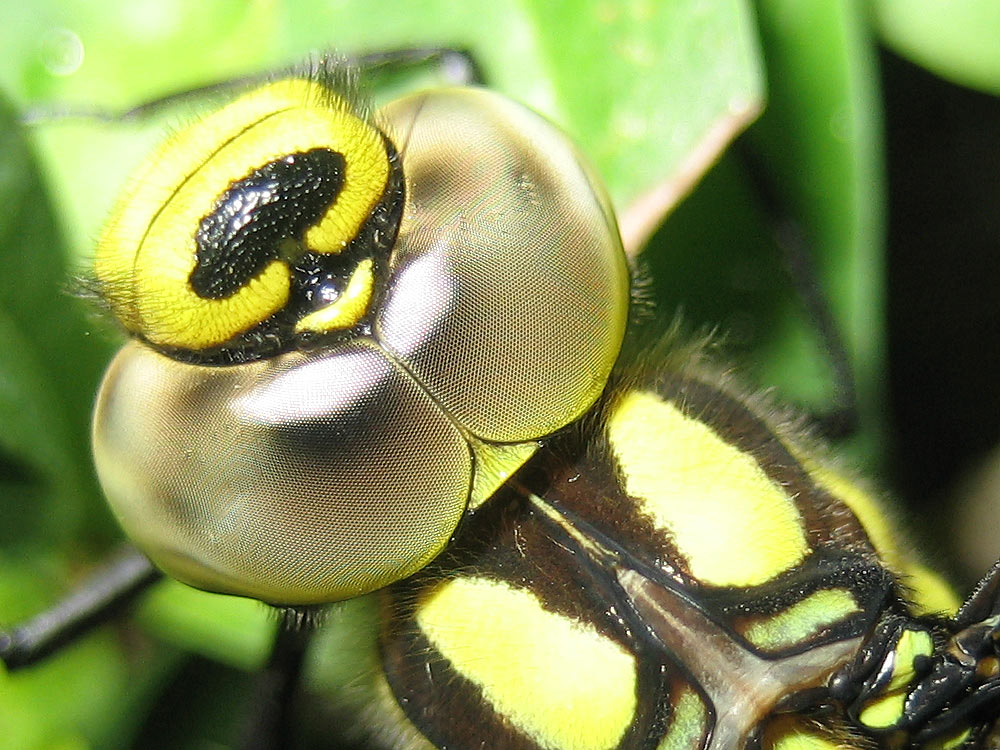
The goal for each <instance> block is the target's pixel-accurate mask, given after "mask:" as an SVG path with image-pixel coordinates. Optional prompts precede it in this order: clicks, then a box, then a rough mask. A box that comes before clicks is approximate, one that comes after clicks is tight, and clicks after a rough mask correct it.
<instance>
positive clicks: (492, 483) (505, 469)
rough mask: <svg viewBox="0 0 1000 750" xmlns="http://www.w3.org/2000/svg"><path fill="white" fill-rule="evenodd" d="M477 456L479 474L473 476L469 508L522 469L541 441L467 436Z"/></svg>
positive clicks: (477, 504)
mask: <svg viewBox="0 0 1000 750" xmlns="http://www.w3.org/2000/svg"><path fill="white" fill-rule="evenodd" d="M467 439H468V441H469V445H470V446H471V447H472V453H473V455H474V456H475V464H474V465H475V474H473V477H472V494H471V495H470V496H469V506H468V509H469V510H475V509H476V508H478V507H479V506H480V505H482V504H483V503H485V502H486V501H487V500H489V499H490V498H491V497H493V494H494V493H495V492H496V491H497V490H498V489H499V488H500V487H501V486H502V485H503V484H504V483H505V482H506V481H507V480H508V479H510V478H511V476H513V475H514V472H516V471H517V470H518V469H520V468H521V467H522V466H523V465H524V462H525V461H527V460H528V459H529V458H531V457H532V456H533V455H535V451H537V450H538V443H537V442H533V441H532V442H527V443H505V444H498V443H484V442H483V441H481V440H477V439H476V438H473V437H469V438H467Z"/></svg>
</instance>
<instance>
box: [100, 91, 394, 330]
mask: <svg viewBox="0 0 1000 750" xmlns="http://www.w3.org/2000/svg"><path fill="white" fill-rule="evenodd" d="M314 148H330V149H332V150H334V151H337V152H339V153H342V154H343V155H344V157H345V174H344V183H343V188H342V190H341V192H340V194H339V195H338V197H337V199H336V201H335V202H334V204H333V206H332V207H331V208H330V210H329V211H327V213H326V215H325V216H324V217H323V218H322V219H320V221H319V222H318V223H317V224H316V225H314V226H313V227H311V228H310V229H309V230H308V231H307V232H306V235H305V238H306V245H307V247H308V249H309V250H312V251H314V252H319V253H336V252H340V251H341V250H342V249H343V248H344V247H345V246H346V244H347V243H348V242H349V241H350V240H351V239H352V238H353V237H354V236H356V235H357V233H358V231H359V229H360V227H361V226H362V224H363V223H364V221H365V220H366V219H367V217H368V215H369V214H370V213H371V210H372V208H374V206H375V205H376V204H377V203H378V201H379V200H380V199H381V197H382V195H383V193H384V192H385V187H386V184H387V182H388V176H389V171H390V167H389V162H388V158H387V155H386V150H385V145H384V142H383V140H382V135H381V134H380V133H379V131H378V130H376V129H375V128H374V127H372V126H371V125H370V124H368V123H367V122H365V121H364V120H362V119H360V118H359V117H357V116H356V115H355V114H354V113H353V112H352V111H351V109H350V107H349V105H348V104H347V103H346V102H344V101H343V100H342V99H341V98H340V97H338V96H336V95H335V94H334V93H332V92H331V91H329V90H328V89H326V88H325V87H323V86H321V85H320V84H318V83H316V82H314V81H307V80H303V79H286V80H283V81H277V82H275V83H271V84H269V85H267V86H263V87H261V88H259V89H256V90H254V91H252V92H250V93H249V94H247V95H245V96H243V97H241V98H239V99H237V100H235V101H234V102H232V103H231V104H229V105H228V106H226V107H223V108H222V109H220V110H218V111H217V112H215V113H213V114H211V115H209V116H208V117H206V118H204V119H203V120H201V121H200V122H198V123H196V124H194V125H192V126H191V127H189V128H187V129H185V130H182V131H181V132H180V133H178V134H177V135H176V136H174V137H173V138H172V139H170V140H168V141H167V142H166V143H165V144H163V146H161V147H160V149H159V150H158V151H157V152H156V153H155V154H154V155H153V157H152V158H151V159H150V160H149V161H148V162H147V163H146V165H145V167H144V169H143V170H142V171H141V172H140V173H138V174H137V175H136V177H135V178H134V179H133V180H132V188H131V189H130V190H127V191H126V192H125V194H124V195H123V197H122V199H121V200H120V201H119V204H118V206H117V207H116V209H115V212H114V214H113V215H112V218H111V221H110V222H109V224H108V227H107V228H106V229H105V232H104V235H103V237H102V238H101V241H100V243H99V245H98V251H97V260H96V268H97V275H98V279H99V280H100V282H101V284H102V287H103V292H104V294H105V296H106V298H107V299H108V301H109V303H110V305H111V307H112V309H113V310H114V311H115V313H116V314H117V315H118V316H119V318H120V319H121V320H122V322H123V323H124V324H125V325H126V326H127V327H128V328H129V329H130V330H132V331H135V332H137V333H141V334H143V335H144V336H145V337H146V338H148V339H149V340H150V341H153V342H154V343H157V344H161V345H164V346H175V347H180V348H186V349H205V348H210V347H213V346H218V345H220V344H223V343H225V342H226V341H227V340H229V339H230V338H232V337H233V336H235V335H237V334H239V333H241V332H243V331H246V330H249V329H250V328H252V327H253V326H255V325H256V324H258V323H259V322H261V321H262V320H264V319H266V318H267V317H269V316H270V315H272V314H273V313H275V312H276V311H277V310H279V309H281V308H282V307H283V306H284V305H285V303H286V302H287V298H288V287H289V278H288V269H287V267H286V266H285V263H284V262H282V261H281V260H275V261H273V262H272V263H271V264H270V265H268V266H267V267H266V268H265V269H264V271H262V272H261V273H260V274H259V275H258V276H257V277H256V278H255V279H253V280H252V281H250V282H249V283H248V284H246V285H245V286H244V287H243V288H242V289H240V290H238V291H237V292H236V293H235V294H234V295H232V296H230V297H228V298H226V299H219V300H206V299H203V298H201V297H199V296H198V295H197V294H196V293H195V292H194V290H193V289H191V287H190V284H189V283H188V279H189V277H190V275H191V272H192V271H193V270H194V268H195V263H196V258H195V251H196V247H197V246H196V243H195V240H194V236H195V232H196V231H197V229H198V225H199V223H200V221H201V219H202V218H203V217H205V216H206V215H207V214H209V213H210V212H211V211H212V209H213V206H214V204H215V201H216V200H217V199H218V198H219V197H220V196H221V195H222V194H223V193H224V192H225V191H226V190H227V189H228V188H229V186H230V184H231V183H233V182H235V181H237V180H239V179H242V178H243V177H245V176H246V175H248V174H249V173H250V172H252V171H254V170H256V169H260V168H261V167H263V166H264V165H266V164H268V163H269V162H272V161H275V160H277V159H279V158H282V157H284V156H287V155H288V154H291V153H296V152H303V151H308V150H310V149H314Z"/></svg>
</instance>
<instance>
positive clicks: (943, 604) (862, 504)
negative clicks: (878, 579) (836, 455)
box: [786, 444, 960, 615]
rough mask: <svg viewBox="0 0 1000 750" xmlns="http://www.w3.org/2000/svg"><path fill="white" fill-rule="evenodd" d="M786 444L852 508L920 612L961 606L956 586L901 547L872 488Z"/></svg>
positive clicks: (820, 481) (948, 610) (819, 482)
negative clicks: (870, 490) (900, 579)
mask: <svg viewBox="0 0 1000 750" xmlns="http://www.w3.org/2000/svg"><path fill="white" fill-rule="evenodd" d="M786 447H787V448H788V449H789V451H790V452H791V453H792V455H793V456H795V458H796V459H798V460H799V461H800V462H801V463H802V466H803V467H804V468H805V470H806V471H808V472H809V476H810V477H812V479H813V481H814V482H816V484H817V485H819V486H820V487H822V488H823V489H825V490H826V491H827V492H829V493H830V494H831V495H833V496H834V497H835V498H837V499H838V500H840V501H841V502H842V503H844V505H846V506H847V507H848V508H850V510H851V512H852V513H853V514H854V515H855V516H856V517H857V519H858V521H860V522H861V525H862V527H863V528H864V530H865V533H866V534H867V535H868V539H869V541H871V543H872V546H873V547H874V548H875V551H876V552H878V555H879V557H880V558H881V560H882V562H883V563H885V565H886V566H887V567H888V568H889V570H891V571H893V572H894V573H896V574H897V575H899V576H901V577H902V583H903V584H904V585H905V586H907V587H908V588H909V589H910V591H911V596H912V598H913V603H914V605H915V606H916V607H917V614H922V615H926V614H940V613H942V612H944V613H952V612H955V611H957V610H958V606H959V604H960V601H959V599H958V596H957V595H956V594H955V591H954V589H952V587H951V586H950V585H949V584H948V583H947V582H946V581H945V580H944V579H943V578H942V577H941V576H940V575H938V574H937V573H935V572H934V571H932V570H931V569H930V568H928V567H926V566H925V565H922V564H920V562H919V561H917V560H916V559H915V556H914V555H913V554H912V553H911V552H910V551H909V550H903V549H901V548H900V546H899V541H898V540H899V539H900V538H901V536H900V534H899V532H898V531H897V529H896V528H895V525H894V524H893V522H892V517H891V516H890V514H889V513H888V512H887V510H886V508H884V507H882V505H880V504H879V503H878V502H877V500H876V498H874V497H873V496H872V494H871V493H870V492H868V491H867V490H866V489H865V488H864V487H863V486H861V485H859V484H858V483H857V482H855V481H851V480H850V479H848V478H847V477H845V476H843V475H842V474H841V473H840V472H837V471H835V470H833V469H831V468H829V467H827V466H824V465H822V464H820V463H819V462H817V461H816V460H814V459H813V458H811V457H809V456H808V455H805V454H804V453H803V452H802V451H801V450H800V449H799V448H798V447H796V446H793V445H787V444H786Z"/></svg>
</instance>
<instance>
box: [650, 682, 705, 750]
mask: <svg viewBox="0 0 1000 750" xmlns="http://www.w3.org/2000/svg"><path fill="white" fill-rule="evenodd" d="M671 709H672V710H671V713H670V725H669V726H668V727H667V733H666V734H665V735H663V739H662V740H660V744H659V745H657V746H656V750H691V748H696V747H701V745H702V739H703V738H704V736H705V732H706V731H707V730H708V710H707V709H706V708H705V702H704V701H703V700H702V699H701V696H700V695H698V693H696V692H695V691H694V690H693V689H692V688H689V687H685V688H684V689H683V690H681V691H679V693H678V694H677V695H672V696H671Z"/></svg>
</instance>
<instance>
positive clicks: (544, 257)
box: [93, 70, 628, 604]
mask: <svg viewBox="0 0 1000 750" xmlns="http://www.w3.org/2000/svg"><path fill="white" fill-rule="evenodd" d="M331 81H332V76H331V75H329V73H328V72H326V71H322V70H321V71H320V72H319V74H318V75H316V76H313V77H311V78H308V77H303V76H301V75H293V76H291V77H289V78H286V79H282V80H280V81H276V82H274V83H271V84H267V85H264V86H262V87H260V88H257V89H255V90H253V91H250V92H249V93H247V94H245V95H243V96H241V97H240V98H238V99H236V100H235V101H234V102H232V103H231V104H229V105H228V106H226V107H223V108H222V109H221V110H219V111H218V112H216V113H215V114H213V115H212V116H210V117H208V118H206V119H204V120H202V121H201V122H199V123H197V124H195V125H193V126H191V127H190V128H189V129H187V130H184V131H181V132H180V133H178V134H177V135H176V136H174V137H173V138H172V139H171V140H169V141H168V142H167V143H166V144H165V145H164V146H163V147H161V149H160V150H159V151H158V152H157V153H156V154H155V155H154V157H153V158H152V159H151V160H150V161H149V162H148V164H147V166H146V167H145V168H144V169H143V170H142V171H140V172H139V174H137V175H136V177H135V178H134V180H133V182H132V185H133V188H132V189H131V190H130V191H129V192H128V193H126V194H125V196H124V197H123V198H122V199H121V201H120V203H119V205H118V208H117V210H116V211H115V213H114V215H113V217H112V219H111V221H110V223H109V225H108V227H107V230H106V231H105V233H104V236H103V238H102V240H101V242H100V245H99V252H98V258H97V275H98V281H99V284H100V288H101V292H102V294H103V295H104V296H105V298H106V299H107V301H108V303H109V305H110V307H111V309H112V310H113V311H114V312H115V313H116V315H117V316H118V317H119V319H120V320H121V321H122V323H123V324H124V325H125V327H126V328H127V329H128V330H129V332H130V333H132V334H133V336H134V340H133V341H132V342H131V343H129V344H128V345H126V346H125V348H124V349H122V351H121V352H120V353H119V355H118V356H117V357H116V358H115V360H114V362H113V363H112V364H111V366H110V368H109V370H108V372H107V374H106V376H105V379H104V383H103V385H102V388H101V392H100V395H99V397H98V401H97V406H96V408H95V415H94V429H93V434H94V455H95V458H96V462H97V468H98V473H99V476H100V479H101V483H102V486H103V488H104V490H105V492H106V494H107V496H108V498H109V500H110V502H111V504H112V507H113V509H114V511H115V513H116V515H117V516H118V518H119V520H120V521H121V523H122V525H123V526H124V527H125V529H126V531H127V532H128V533H129V535H130V536H131V537H132V538H133V539H134V540H135V541H136V542H137V543H138V544H139V545H140V547H142V549H143V550H144V551H145V552H146V553H147V554H148V555H149V556H150V557H151V558H152V559H153V560H154V561H155V562H156V563H157V564H158V565H159V566H160V567H162V568H163V569H164V570H166V571H167V572H168V573H170V574H171V575H173V576H174V577H176V578H179V579H180V580H182V581H185V582H187V583H191V584H193V585H195V586H198V587H201V588H206V589H209V590H213V591H221V592H226V593H235V594H242V595H246V596H252V597H255V598H259V599H263V600H265V601H267V602H271V603H278V604H309V603H321V602H330V601H336V600H339V599H344V598H348V597H353V596H357V595H359V594H362V593H365V592H368V591H372V590H374V589H377V588H381V587H383V586H385V585H387V584H388V583H391V582H392V581H395V580H398V579H400V578H403V577H405V576H407V575H409V574H411V573H413V572H414V571H415V570H418V569H419V568H421V567H423V566H424V565H426V564H427V562H429V561H430V560H431V559H432V558H433V557H434V556H435V555H437V554H438V553H439V552H440V550H441V549H442V548H443V547H444V545H445V544H447V542H448V540H449V539H450V537H451V535H452V533H453V532H454V530H455V528H456V526H457V525H458V523H459V521H460V520H461V518H462V517H463V514H464V513H465V512H466V510H467V508H469V507H470V506H471V507H476V506H478V505H479V504H481V503H482V502H484V501H485V500H486V499H488V498H489V496H490V495H491V494H492V493H493V491H494V490H495V489H496V487H497V486H498V485H499V484H500V483H501V482H502V481H503V479H504V478H505V477H506V476H508V475H509V474H510V473H511V472H512V471H513V470H514V469H515V468H516V467H517V466H519V465H520V464H521V463H523V461H524V460H525V459H526V458H527V457H528V456H530V455H531V453H532V452H533V451H534V450H535V448H536V447H537V444H538V441H539V440H540V439H542V438H545V437H547V436H548V435H550V434H551V433H553V432H555V431H557V430H558V429H560V428H561V427H563V426H565V425H567V424H569V423H570V422H572V421H574V420H575V419H577V418H578V417H580V416H581V415H582V414H583V413H584V412H586V411H587V410H588V409H589V408H590V406H591V405H592V404H593V403H594V401H595V400H596V399H597V397H598V396H599V395H600V393H601V391H602V390H603V388H604V384H605V382H606V380H607V378H608V375H609V373H610V371H611V367H612V365H613V364H614V362H615V360H616V358H617V355H618V350H619V348H620V345H621V341H622V337H623V335H624V329H625V321H626V318H627V311H628V269H627V265H626V263H625V260H624V256H623V252H622V247H621V241H620V239H619V237H618V232H617V228H616V224H615V221H614V218H613V216H612V213H611V211H610V209H609V207H608V202H607V199H606V198H605V197H604V194H603V192H602V189H601V188H600V187H598V186H597V185H596V184H595V183H594V181H593V180H592V178H591V173H590V171H589V169H588V168H587V167H586V166H585V165H584V164H583V162H582V159H581V157H580V155H579V154H578V153H577V152H576V150H575V149H574V147H573V146H572V145H571V144H570V143H569V141H568V140H567V139H566V138H565V137H564V136H563V135H562V134H561V133H560V132H559V131H558V130H556V129H555V128H554V127H553V126H552V125H550V124H549V123H548V122H546V121H545V120H543V119H542V118H541V117H539V116H538V115H536V114H534V113H532V112H530V111H529V110H527V109H525V108H523V107H521V106H519V105H516V104H514V103H512V102H510V101H508V100H506V99H504V98H502V97H500V96H497V95H494V94H491V93H487V92H485V91H478V90H472V89H451V90H437V91H435V92H433V93H424V94H420V95H415V96H411V97H408V98H405V99H401V100H397V101H395V102H393V103H391V104H390V105H388V106H387V107H386V108H385V109H383V110H382V111H381V112H378V113H375V114H366V113H365V111H364V110H363V109H362V108H360V107H359V106H357V105H356V104H353V103H352V102H351V100H350V98H349V96H350V95H349V94H347V93H346V92H345V91H343V90H339V89H338V88H337V86H335V85H334V84H333V83H331Z"/></svg>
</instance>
